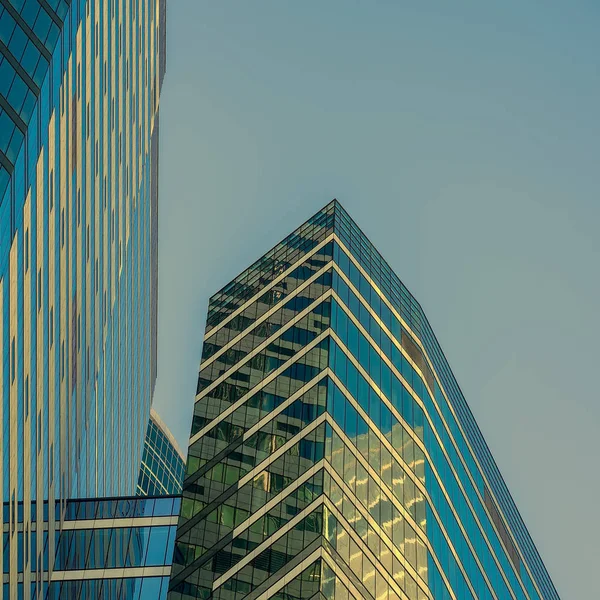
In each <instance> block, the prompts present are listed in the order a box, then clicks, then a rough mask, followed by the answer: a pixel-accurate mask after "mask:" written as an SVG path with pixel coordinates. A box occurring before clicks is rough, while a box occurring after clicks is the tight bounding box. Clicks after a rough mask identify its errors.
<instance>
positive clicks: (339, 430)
mask: <svg viewBox="0 0 600 600" xmlns="http://www.w3.org/2000/svg"><path fill="white" fill-rule="evenodd" d="M316 594H322V597H324V598H326V599H332V598H336V599H338V598H339V599H343V600H353V599H357V600H358V599H362V598H365V599H369V598H370V599H373V600H397V599H402V600H425V599H427V598H429V599H433V600H446V599H448V600H450V599H452V600H483V599H489V600H505V599H518V600H526V599H527V600H541V599H544V600H557V599H558V594H557V592H556V590H555V588H554V586H553V584H552V581H551V580H550V577H549V575H548V573H547V572H546V569H545V568H544V565H543V563H542V560H541V558H540V556H539V554H538V552H537V551H536V549H535V547H534V545H533V542H532V541H531V538H530V536H529V534H528V533H527V530H526V528H525V526H524V524H523V521H522V519H521V517H520V516H519V513H518V511H517V509H516V507H515V505H514V502H513V501H512V499H511V496H510V495H509V493H508V490H507V488H506V485H505V484H504V482H503V480H502V477H501V476H500V473H499V471H498V468H497V467H496V465H495V463H494V461H493V459H492V456H491V454H490V451H489V450H488V448H487V446H486V444H485V442H484V440H483V437H482V435H481V433H480V430H479V429H478V427H477V425H476V423H475V421H474V419H473V416H472V414H471V412H470V410H469V408H468V406H467V404H466V402H465V399H464V397H463V396H462V394H461V391H460V389H459V387H458V384H457V383H456V380H455V378H454V376H453V375H452V372H451V371H450V368H449V366H448V363H447V361H446V359H445V357H444V355H443V353H442V351H441V349H440V346H439V344H438V342H437V340H436V338H435V336H434V334H433V332H432V330H431V327H430V326H429V323H428V321H427V319H426V317H425V315H424V314H423V311H422V309H421V307H420V305H419V304H418V303H417V302H416V300H415V299H414V298H413V297H412V296H411V294H410V293H409V292H408V290H407V289H406V288H405V287H404V285H403V284H402V283H401V282H400V280H399V279H398V277H397V276H396V275H395V274H394V272H393V271H392V270H391V268H390V267H389V265H388V264H387V263H386V262H385V260H383V258H382V257H381V255H380V254H379V253H378V252H377V250H376V249H375V248H374V247H373V245H372V244H371V243H370V242H369V240H368V239H367V238H366V236H365V235H364V234H363V233H362V232H361V231H360V229H359V228H358V227H357V226H356V224H355V223H354V222H353V221H352V220H351V219H350V217H349V216H348V214H347V213H346V212H345V211H344V209H343V208H342V207H341V206H340V204H339V203H338V202H336V201H333V202H332V203H330V204H329V205H328V206H326V207H325V208H324V209H323V210H321V211H319V212H318V213H317V214H316V215H315V216H314V217H312V218H311V219H310V220H309V221H307V222H306V223H305V224H304V225H302V226H301V227H300V228H299V229H298V230H296V231H295V232H294V233H292V234H291V235H290V236H288V237H287V238H285V239H284V240H283V241H282V242H281V243H280V244H278V245H277V246H276V247H275V248H273V249H272V250H271V251H270V252H268V253H267V254H266V255H265V256H263V257H262V258H261V259H260V260H258V261H257V262H256V263H254V264H253V265H252V266H251V267H250V268H248V269H247V270H246V271H244V272H243V273H242V274H240V275H239V276H238V277H237V278H236V279H235V280H234V281H232V282H231V283H230V284H229V285H227V286H226V287H225V288H223V289H222V290H221V291H219V292H218V293H217V294H216V295H214V296H213V297H212V298H211V300H210V303H209V310H208V317H207V324H206V332H205V337H204V346H203V354H202V362H201V365H200V374H199V379H198V388H197V395H196V403H195V408H194V417H193V424H192V431H191V437H190V443H189V450H188V459H187V470H186V476H185V479H184V483H183V498H182V508H181V515H180V519H179V524H178V529H177V537H176V543H175V552H174V557H173V569H172V574H171V582H170V592H169V599H170V600H191V599H198V598H211V599H215V600H241V599H242V598H244V599H246V600H266V599H267V598H271V597H273V598H277V599H278V600H288V599H291V598H294V599H296V598H303V599H309V598H312V597H313V596H314V597H317V598H318V597H321V596H315V595H316Z"/></svg>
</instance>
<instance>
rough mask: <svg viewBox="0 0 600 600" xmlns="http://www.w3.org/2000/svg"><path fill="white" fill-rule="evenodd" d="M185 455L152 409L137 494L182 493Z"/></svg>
mask: <svg viewBox="0 0 600 600" xmlns="http://www.w3.org/2000/svg"><path fill="white" fill-rule="evenodd" d="M184 474H185V457H184V455H183V452H182V451H181V449H180V448H179V444H178V443H177V440H176V439H175V438H174V437H173V434H172V433H171V432H170V431H169V428H168V427H167V426H166V424H165V423H164V422H163V420H162V419H161V418H160V417H159V415H158V413H157V412H156V411H155V410H154V409H152V410H151V411H150V421H149V422H148V431H147V432H146V440H145V442H144V453H143V455H142V464H141V466H140V475H139V478H138V484H137V495H138V496H161V495H164V494H167V495H174V494H181V484H182V483H183V476H184Z"/></svg>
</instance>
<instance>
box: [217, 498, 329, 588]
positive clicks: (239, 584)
mask: <svg viewBox="0 0 600 600" xmlns="http://www.w3.org/2000/svg"><path fill="white" fill-rule="evenodd" d="M322 532H323V512H322V508H321V507H319V508H318V509H317V510H315V511H313V512H312V513H310V514H309V515H307V516H305V517H304V518H303V519H302V520H300V521H299V522H298V523H297V524H296V525H295V526H294V527H293V528H292V529H290V530H289V531H288V532H286V533H284V534H283V535H282V536H280V537H279V538H278V539H277V540H276V541H274V542H272V543H271V544H270V545H269V546H268V547H267V548H266V549H264V550H263V551H262V552H261V553H259V554H258V555H257V556H256V557H255V558H253V559H252V560H251V561H250V562H249V563H248V564H247V565H245V566H244V567H242V568H241V569H240V570H239V571H237V572H236V573H235V574H234V575H233V576H232V577H230V578H229V579H228V580H227V585H225V584H224V585H221V586H220V587H218V588H217V589H216V590H215V591H214V592H213V596H212V597H213V598H214V599H215V600H237V599H239V598H243V597H244V596H245V595H246V594H248V593H250V592H251V591H252V590H253V589H256V588H257V587H258V586H259V585H261V584H263V583H264V582H265V581H267V579H268V578H269V577H271V575H273V574H274V573H277V572H278V571H279V570H280V569H282V568H283V567H284V566H286V565H287V564H288V563H289V562H290V561H291V560H292V559H294V558H297V557H298V556H299V555H300V554H301V553H302V551H303V550H304V549H305V548H307V547H308V546H310V545H311V543H313V542H315V541H316V540H318V539H319V538H320V536H321V535H322ZM218 558H219V557H218V555H217V556H215V559H214V560H213V570H214V571H215V573H216V574H217V575H220V574H221V572H224V569H223V567H221V566H220V565H219V560H218ZM226 564H227V563H226Z"/></svg>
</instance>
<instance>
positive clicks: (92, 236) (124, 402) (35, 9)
mask: <svg viewBox="0 0 600 600" xmlns="http://www.w3.org/2000/svg"><path fill="white" fill-rule="evenodd" d="M164 25H165V4H164V0H71V1H68V2H67V1H65V0H0V311H1V314H0V317H1V318H0V421H1V422H2V434H1V439H2V445H1V450H0V452H1V456H0V488H1V489H2V498H3V501H4V502H7V503H8V504H9V510H7V511H3V521H2V525H3V543H2V546H1V547H0V562H2V563H3V564H6V559H5V556H8V557H9V560H8V572H5V573H4V582H5V583H8V582H10V585H9V594H10V597H11V598H17V594H24V595H23V596H21V595H19V596H18V597H19V598H21V597H23V598H25V599H27V598H29V597H30V594H31V587H30V585H29V583H30V580H31V581H32V582H33V583H34V584H35V583H37V584H39V585H38V586H37V588H36V589H38V590H41V589H42V588H41V580H40V578H41V577H42V573H43V572H44V571H43V569H42V566H41V558H42V557H41V548H42V545H43V539H42V538H41V537H40V532H39V531H37V532H36V531H34V528H33V525H32V523H33V522H34V521H37V522H40V521H41V520H42V515H40V514H36V515H33V514H32V512H33V511H40V510H41V507H42V506H43V505H44V501H48V502H50V504H51V505H52V504H53V503H54V502H55V500H59V499H60V501H61V502H62V506H63V508H64V506H65V501H66V499H67V498H71V497H90V496H92V497H94V496H102V495H133V494H134V493H135V491H136V483H137V479H138V473H139V465H140V460H141V456H142V448H143V443H144V437H145V434H146V427H147V423H148V415H149V412H150V403H151V399H152V393H153V389H154V380H155V376H156V364H155V363H156V340H155V337H156V310H157V302H156V300H157V277H156V274H157V252H156V250H157V217H158V211H157V190H158V176H157V169H158V104H159V91H160V83H161V82H162V78H163V75H164V66H165V61H164V48H165V29H164ZM18 506H22V510H23V513H24V520H23V523H22V524H23V527H22V532H21V537H20V538H19V536H18V535H17V526H16V525H17V511H18ZM59 526H60V520H59V522H58V524H57V527H59ZM54 536H55V528H54V525H52V524H51V525H50V528H49V540H50V541H49V544H50V548H53V547H54ZM50 566H51V564H50ZM18 572H21V573H24V576H23V577H24V580H23V581H21V580H19V578H18V577H17V575H16V574H17V573H18ZM23 577H22V578H23Z"/></svg>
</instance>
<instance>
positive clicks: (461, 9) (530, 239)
mask: <svg viewBox="0 0 600 600" xmlns="http://www.w3.org/2000/svg"><path fill="white" fill-rule="evenodd" d="M599 28H600V4H599V3H598V2H597V0H589V1H582V0H571V1H570V2H564V1H554V0H544V1H541V0H540V1H535V0H504V1H503V2H477V1H475V0H473V1H467V0H456V1H455V2H452V3H448V2H441V1H435V0H434V1H432V2H426V3H425V2H418V3H417V2H407V1H400V0H394V1H392V0H389V1H385V2H384V1H375V0H372V1H370V2H365V1H362V2H360V1H358V0H343V1H342V0H340V1H336V0H326V1H324V0H318V1H313V0H304V1H303V2H281V1H280V0H272V1H266V0H255V1H253V2H247V1H242V0H239V1H234V0H230V1H228V2H214V1H212V2H209V1H207V0H170V2H169V3H168V26H167V36H168V62H167V75H166V77H165V81H164V86H163V90H162V95H161V103H160V135H161V141H160V153H161V154H160V214H159V219H160V226H159V340H158V361H159V362H158V379H157V383H156V391H155V396H154V407H155V409H156V410H157V411H158V412H159V414H160V415H161V417H162V418H163V419H164V421H165V422H166V423H167V425H168V426H169V427H170V428H171V430H172V431H173V433H174V435H175V436H176V438H177V439H178V440H179V442H180V444H181V445H182V447H183V448H186V447H187V438H188V436H189V430H190V423H191V414H192V409H193V399H194V393H195V387H196V379H197V372H198V365H199V361H200V353H201V347H202V337H203V333H204V321H205V317H206V309H207V302H208V298H209V296H210V295H212V294H213V293H214V292H216V291H217V290H218V289H220V288H221V287H222V286H223V285H225V284H226V283H228V282H229V281H230V280H231V279H233V278H234V277H235V276H236V275H237V274H238V273H239V272H240V271H242V270H243V269H244V268H245V267H247V266H248V265H249V264H250V263H251V262H252V261H254V260H255V259H257V258H258V257H260V256H261V255H262V254H264V253H265V252H266V251H267V250H269V249H270V248H271V247H272V246H273V245H274V244H276V243H277V242H278V241H279V240H280V239H282V238H283V237H285V236H286V235H287V234H288V233H289V232H291V231H292V230H293V229H295V228H296V227H297V226H298V225H300V224H301V223H302V222H303V221H304V220H306V219H307V218H308V217H310V216H311V215H312V214H313V213H315V212H316V211H317V210H319V209H320V208H321V207H322V206H323V205H325V204H326V203H327V202H329V201H330V200H331V199H332V198H334V197H336V198H338V200H340V201H341V202H342V204H343V206H344V207H345V208H346V210H348V212H349V213H350V215H351V216H352V217H353V218H354V219H355V220H356V221H357V223H358V224H359V226H360V227H361V228H362V229H363V231H364V232H365V233H366V234H367V235H368V236H369V238H370V239H371V241H372V242H373V243H374V244H375V246H377V248H378V249H379V250H380V252H381V253H382V254H383V255H384V257H385V258H386V259H387V260H388V262H389V263H390V265H391V266H392V268H393V269H394V270H395V271H396V272H397V273H398V275H399V276H400V278H401V279H402V280H403V282H404V283H405V284H406V285H407V287H408V288H409V289H410V290H411V291H412V293H413V294H414V295H415V297H416V298H417V299H418V300H419V302H420V303H421V305H422V306H423V308H424V310H425V312H426V314H427V315H428V318H429V321H430V322H431V324H432V327H433V329H434V331H435V332H436V335H437V337H438V340H439V341H440V343H441V345H442V348H443V349H444V352H445V354H446V356H447V357H448V360H449V362H450V365H451V367H452V369H453V371H454V374H455V376H456V378H457V380H458V382H459V384H460V386H461V387H462V390H463V392H464V394H465V396H466V398H467V401H468V402H469V404H470V406H471V409H472V411H473V413H474V415H475V417H476V419H477V422H478V423H479V425H480V428H481V430H482V432H483V434H484V436H485V438H486V441H487V442H488V445H489V446H490V448H491V450H492V453H493V455H494V457H495V459H496V462H497V464H498V465H499V468H500V470H501V472H502V474H503V476H504V478H505V480H506V482H507V484H508V487H509V489H510V490H511V493H512V495H513V497H514V499H515V501H516V503H517V506H518V507H519V510H520V512H521V514H522V516H523V518H524V520H525V523H526V524H527V526H528V528H529V530H530V533H531V535H532V537H533V540H534V542H535V543H536V546H537V547H538V549H539V551H540V553H541V555H542V558H543V560H544V562H545V563H546V566H547V568H548V570H549V572H550V574H551V576H552V578H553V580H554V583H555V585H556V587H557V589H558V591H559V594H560V595H561V597H563V598H565V599H566V598H569V599H571V598H573V599H579V598H592V597H597V596H598V585H597V572H598V565H599V564H600V544H599V543H598V540H599V539H600V516H599V514H600V513H599V511H598V505H599V497H600V468H599V466H598V462H599V458H600V451H599V445H600V394H599V393H598V383H597V374H598V371H599V369H600V350H599V346H598V340H599V339H600V316H599V309H600V267H599V265H600V241H599V238H598V229H599V224H600V109H599V107H600V38H599V37H598V30H599Z"/></svg>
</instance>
